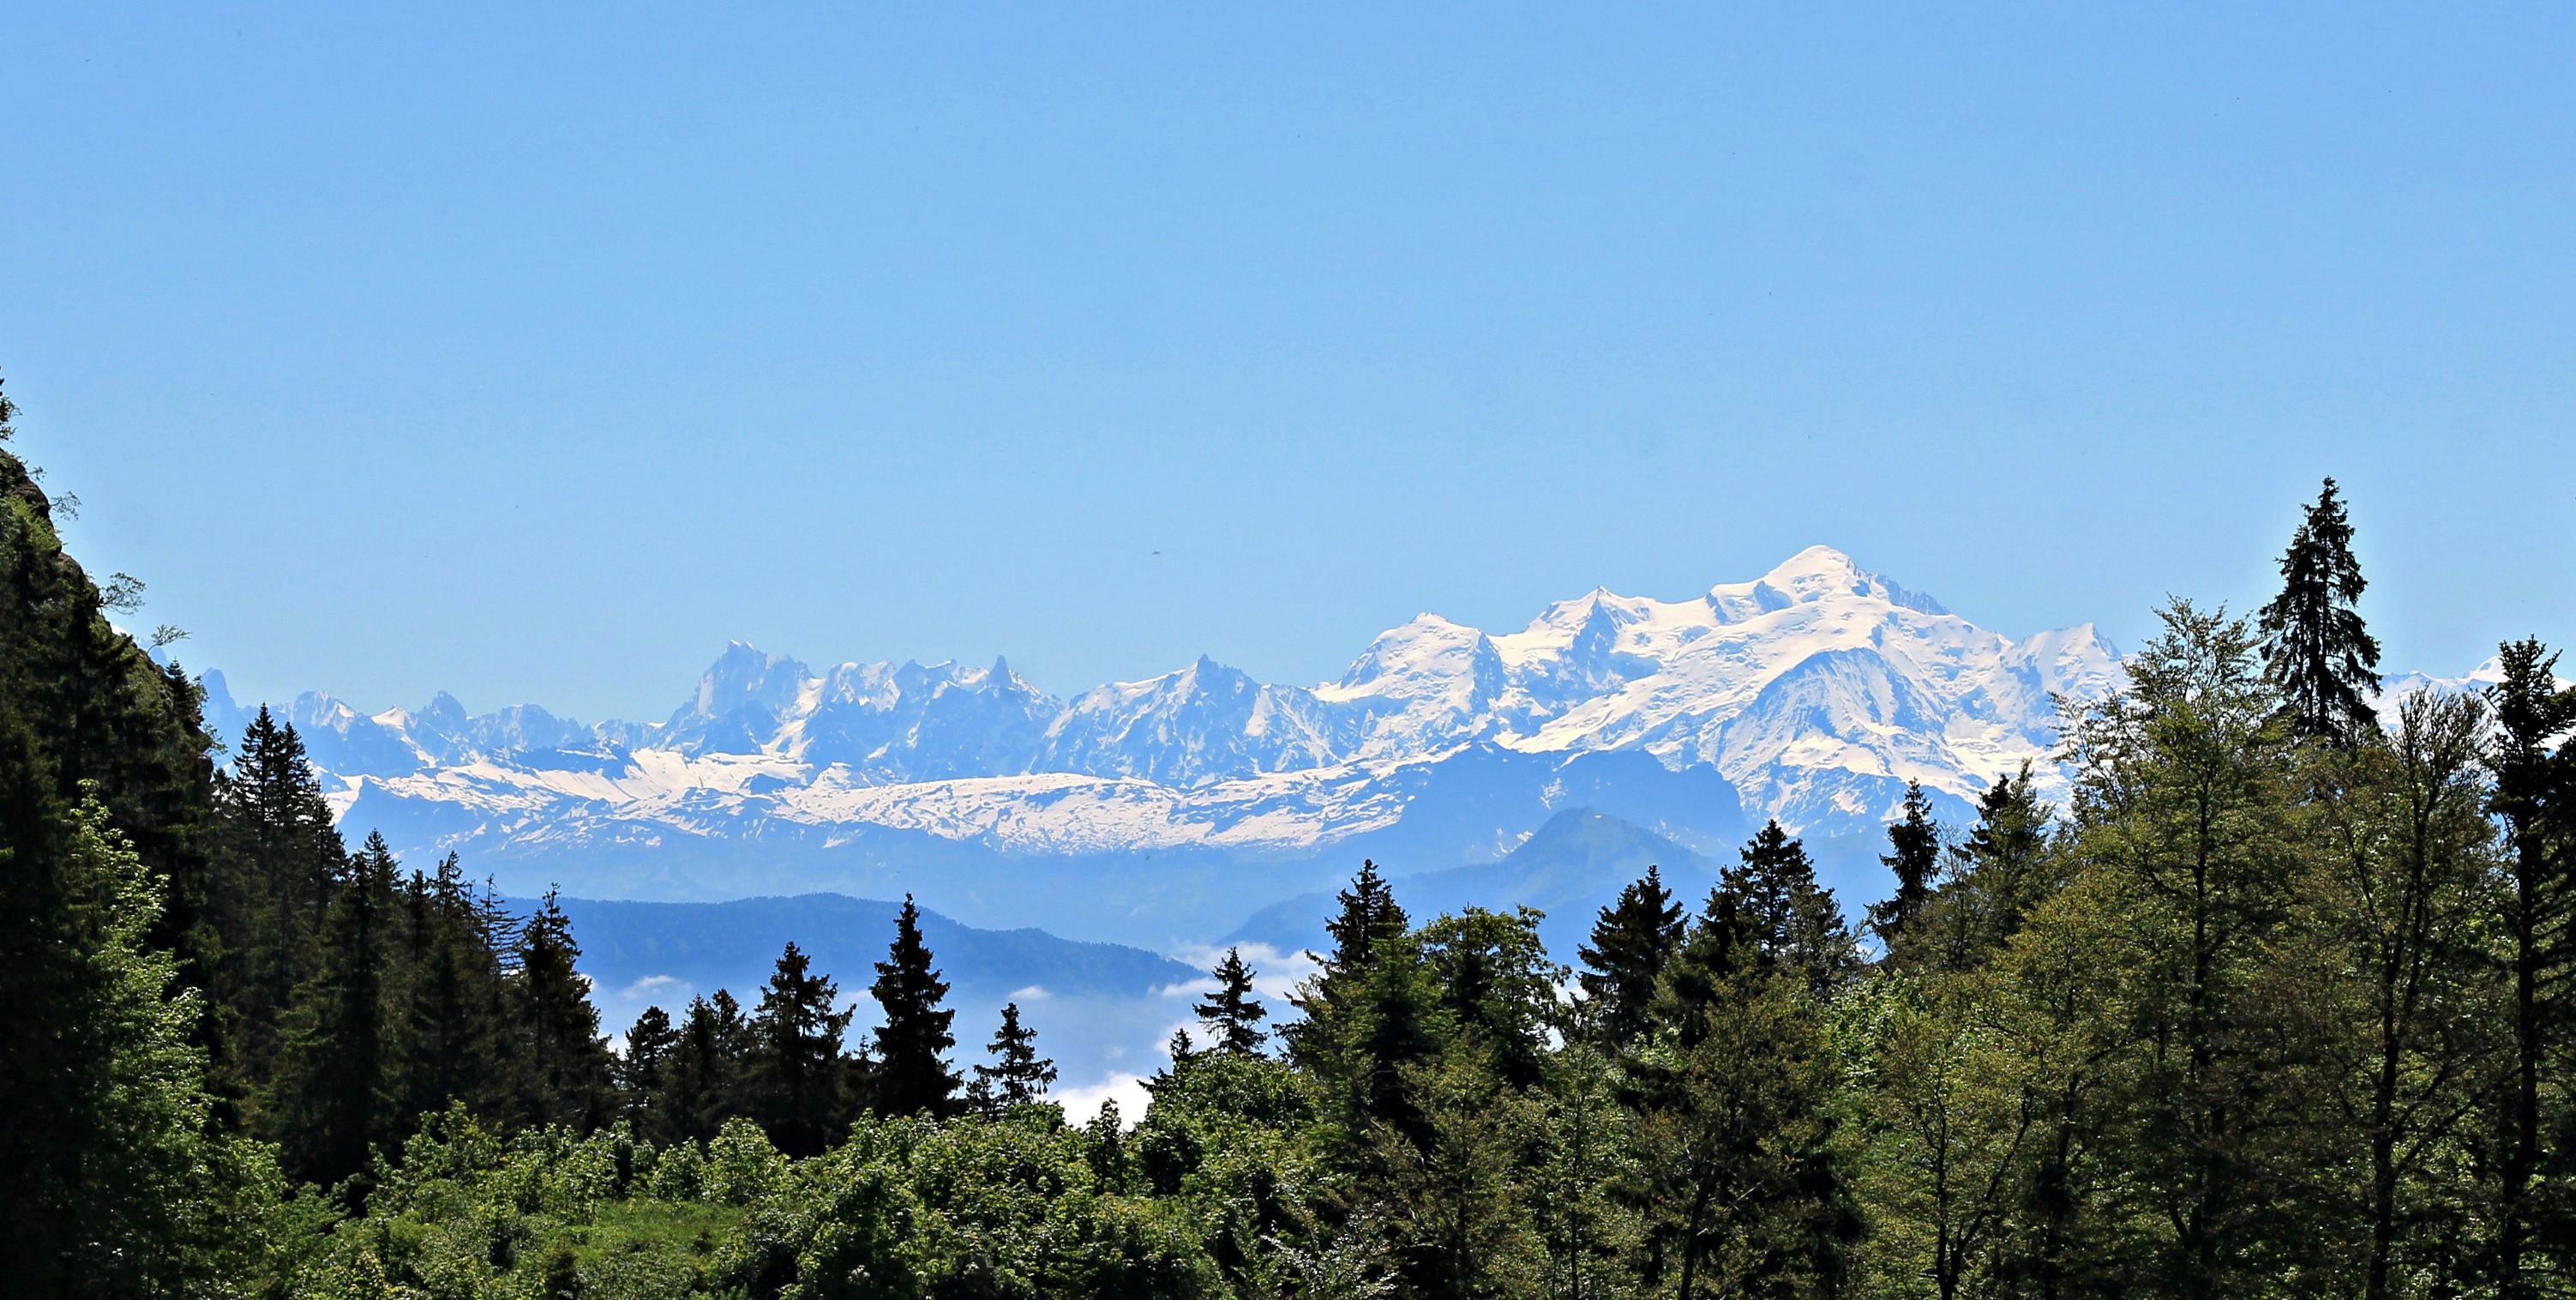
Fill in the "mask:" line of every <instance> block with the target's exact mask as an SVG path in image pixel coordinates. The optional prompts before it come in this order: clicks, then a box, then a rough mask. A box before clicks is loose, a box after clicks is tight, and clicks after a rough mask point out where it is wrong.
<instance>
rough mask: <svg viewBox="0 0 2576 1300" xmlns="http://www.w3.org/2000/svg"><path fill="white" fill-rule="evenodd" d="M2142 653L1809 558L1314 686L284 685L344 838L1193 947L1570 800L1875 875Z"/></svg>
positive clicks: (1578, 603) (1421, 648)
mask: <svg viewBox="0 0 2576 1300" xmlns="http://www.w3.org/2000/svg"><path fill="white" fill-rule="evenodd" d="M2119 665H2120V659H2119V654H2118V652H2117V650H2116V649H2115V648H2114V647H2113V646H2112V645H2111V644H2110V642H2109V641H2108V640H2107V639H2105V638H2104V637H2103V636H2102V635H2101V634H2100V633H2099V632H2098V631H2097V630H2095V629H2094V628H2093V627H2092V626H2091V625H2089V624H2087V625H2084V626H2079V627H2074V628H2068V629H2064V630H2060V631H2051V632H2042V633H2039V634H2037V635H2034V636H2030V637H2026V638H2023V639H2020V640H2015V639H2013V638H2010V637H2007V636H2004V635H2001V634H1999V633H1996V632H1992V631H1988V630H1986V629H1983V628H1980V627H1978V626H1976V625H1975V624H1973V623H1970V622H1968V621H1967V620H1966V619H1964V618H1962V617H1960V616H1958V615H1956V614H1953V613H1951V612H1950V611H1949V610H1948V609H1946V608H1944V607H1943V606H1942V605H1941V604H1940V603H1939V602H1938V601H1936V600H1934V599H1932V598H1931V597H1929V596H1926V595H1923V594H1921V593H1918V592H1915V591H1911V590H1908V589H1906V588H1904V587H1902V586H1899V585H1897V584H1896V583H1895V582H1893V581H1891V580H1889V579H1887V578H1884V577H1882V576H1880V575H1878V574H1876V573H1873V572H1870V571H1868V570H1865V569H1863V568H1861V567H1860V566H1859V565H1858V564H1856V563H1855V562H1854V561H1853V560H1852V559H1851V557H1849V556H1847V555H1844V554H1843V553H1841V552H1839V551H1836V550H1833V549H1831V548H1828V547H1823V546H1816V547H1810V548H1808V549H1806V550H1804V551H1801V552H1799V553H1798V554H1797V555H1794V556H1792V557H1790V558H1789V559H1788V560H1786V561H1784V562H1783V563H1781V564H1779V565H1778V566H1776V567H1774V568H1773V569H1771V570H1770V571H1769V572H1767V573H1765V574H1763V575H1762V576H1761V577H1759V578H1756V579H1754V580H1752V581H1749V582H1736V583H1726V584H1720V585H1718V586H1715V587H1712V588H1710V589H1709V590H1708V591H1707V592H1706V593H1705V594H1704V595H1702V596H1700V597H1697V598H1695V599H1687V600H1680V601H1661V600H1655V599H1651V598H1645V597H1632V596H1621V595H1617V594H1614V593H1612V592H1609V591H1607V590H1598V589H1596V590H1594V591H1592V592H1590V593H1588V594H1585V595H1583V596H1579V597H1576V598H1574V599H1571V600H1565V601H1560V602H1558V603H1556V604H1554V605H1550V606H1548V607H1547V608H1546V609H1545V610H1543V611H1541V612H1540V613H1539V614H1538V616H1537V617H1536V618H1535V619H1533V620H1532V621H1531V622H1530V623H1529V624H1527V625H1526V626H1525V627H1522V628H1521V629H1519V630H1517V631H1511V632H1505V633H1501V634H1489V633H1487V632H1484V631H1481V630H1479V629H1476V628H1473V627H1468V626H1465V625H1463V624H1460V623H1456V622H1453V621H1451V620H1449V619H1445V618H1442V617H1440V616H1438V615H1435V614H1427V613H1426V614H1423V615H1421V616H1419V617H1417V618H1415V619H1413V620H1412V621H1410V622H1407V623H1405V624H1403V625H1402V626H1399V627H1396V628H1392V629H1389V630H1388V631H1386V632H1384V633H1382V634H1381V635H1379V636H1378V637H1377V638H1376V639H1375V640H1374V641H1372V642H1371V643H1370V644H1369V645H1368V646H1367V647H1366V648H1365V649H1364V650H1363V651H1362V652H1361V653H1360V654H1359V656H1358V657H1357V658H1356V659H1354V660H1353V661H1352V662H1351V664H1350V666H1349V668H1348V669H1347V670H1346V671H1345V672H1344V673H1343V674H1342V675H1341V677H1340V678H1339V679H1338V680H1336V681H1333V682H1329V683H1323V684H1318V685H1314V686H1296V685H1278V684H1270V683H1263V682H1259V681H1255V680H1253V679H1252V678H1251V677H1250V676H1248V675H1247V674H1245V673H1243V672H1241V671H1240V670H1237V669H1234V668H1231V667H1228V666H1226V665H1223V664H1220V663H1218V662H1216V661H1214V660H1212V659H1208V658H1205V657H1202V658H1201V659H1199V660H1198V661H1197V662H1196V663H1193V664H1190V665H1188V666H1186V667H1183V668H1181V669H1178V670H1176V671H1174V672H1170V673H1166V674H1164V675H1162V676H1159V677H1154V678H1151V679H1149V680H1145V681H1139V682H1119V683H1111V684H1107V685H1103V686H1098V687H1094V688H1092V689H1090V690H1087V691H1084V692H1081V693H1079V694H1077V695H1074V696H1072V697H1071V698H1059V697H1057V696H1054V695H1051V694H1049V693H1047V692H1045V691H1042V690H1040V689H1038V688H1037V687H1035V686H1033V685H1031V684H1030V683H1029V682H1027V681H1026V680H1024V679H1022V678H1021V677H1019V676H1018V675H1017V674H1015V673H1013V672H1012V671H1011V668H1010V666H1009V664H1008V663H1007V662H1005V661H1003V660H999V659H997V660H995V661H994V662H993V663H992V664H991V665H990V666H989V667H978V666H974V665H967V664H957V663H938V664H928V665H925V664H919V663H910V662H907V663H902V664H890V663H842V664H838V665H834V666H832V667H829V668H824V669H820V670H817V669H815V668H812V667H809V666H807V665H806V664H804V663H802V662H800V661H798V660H796V659H793V658H789V657H786V656H783V655H779V654H774V653H771V652H768V651H765V650H762V649H759V648H756V647H753V646H751V645H748V644H744V643H740V642H736V643H733V644H731V645H729V646H727V647H726V648H725V650H724V651H723V653H722V654H721V655H719V656H718V657H717V659H716V661H715V662H714V663H713V664H712V665H711V666H710V667H709V668H708V669H707V671H706V673H705V674H704V675H703V676H702V677H701V678H700V679H699V681H698V683H697V686H696V689H695V690H694V691H693V692H691V693H690V695H689V696H688V697H687V698H686V699H685V700H684V701H683V702H682V703H681V704H680V705H679V707H678V708H677V709H675V710H674V711H673V712H672V713H671V714H670V716H669V717H668V718H666V719H664V720H663V721H660V722H654V723H644V724H636V723H626V722H605V723H599V724H595V725H585V724H582V723H578V722H575V721H572V720H569V719H564V718H559V717H556V716H555V715H553V714H551V713H549V712H547V711H546V710H544V709H542V708H539V707H537V706H535V705H520V706H516V707H513V708H508V709H503V710H500V711H498V712H495V713H487V714H479V715H478V714H472V713H470V712H469V711H468V710H466V709H465V708H464V707H463V706H462V705H461V704H460V703H459V702H458V701H457V700H456V699H455V698H454V697H452V696H449V695H446V694H444V693H442V694H440V695H439V696H437V697H436V698H435V699H433V700H432V701H431V702H430V703H429V704H428V705H426V706H424V707H422V708H420V709H418V710H405V709H389V710H384V711H380V712H375V713H365V712H361V711H360V710H358V709H356V708H354V707H352V706H351V705H349V704H347V703H344V702H342V701H340V700H338V699H335V698H333V697H331V696H329V695H325V694H320V693H307V694H305V695H302V696H299V697H297V698H296V699H295V700H293V701H291V702H289V703H287V704H285V705H283V706H280V709H279V711H280V713H281V714H282V715H283V717H284V718H285V719H286V720H287V721H289V722H291V723H293V725H294V726H295V727H296V728H297V730H298V732H299V733H300V734H301V735H302V736H303V737H304V738H305V743H306V745H307V747H308V750H309V752H310V756H311V758H312V760H313V762H314V765H315V767H316V769H317V771H318V772H319V773H320V774H321V778H322V780H323V782H324V785H325V789H326V793H327V794H328V796H329V797H330V799H331V800H332V803H333V806H334V809H335V811H337V813H338V814H339V815H340V817H341V819H342V824H343V826H344V828H346V829H349V830H351V831H353V832H360V831H363V830H367V829H376V830H382V831H383V832H384V833H385V834H386V836H387V838H388V840H389V841H390V842H392V843H393V844H394V846H395V848H396V850H397V851H398V852H401V853H403V854H404V855H405V856H406V857H407V858H417V857H437V856H443V855H445V854H447V853H449V852H456V853H459V854H462V855H463V856H464V857H465V858H466V859H467V860H468V862H469V864H470V868H471V869H473V870H475V871H477V873H478V874H482V873H490V874H492V875H493V876H494V877H495V879H496V880H498V881H499V882H500V883H501V885H502V886H503V887H504V888H506V889H509V890H512V891H513V892H523V893H524V892H533V891H535V890H538V889H542V888H545V887H548V886H550V885H562V886H563V887H564V888H565V889H566V891H567V892H575V893H580V894H582V895H585V896H591V897H604V898H638V899H674V900H679V899H717V898H738V897H744V896H747V895H751V894H756V893H794V892H806V891H812V890H843V891H849V892H858V893H870V894H874V895H876V896H891V894H892V892H893V891H897V890H904V889H911V890H917V891H919V892H921V893H923V894H924V901H925V903H929V902H931V901H933V900H934V899H935V900H937V901H938V904H939V905H940V906H943V907H944V908H946V909H947V910H949V911H950V912H951V913H952V914H955V915H959V916H960V917H961V918H973V919H974V920H976V921H977V923H997V922H1008V923H1015V924H1046V925H1048V926H1049V928H1055V929H1063V928H1066V927H1068V926H1069V925H1070V926H1072V927H1073V928H1087V929H1089V930H1091V931H1092V932H1094V933H1102V934H1114V935H1116V936H1119V937H1121V938H1123V939H1126V940H1128V941H1141V942H1145V943H1147V944H1149V945H1152V946H1162V947H1165V948H1169V947H1170V946H1172V945H1174V944H1176V943H1189V942H1199V941H1202V940H1204V939H1206V938H1208V937H1210V936H1212V935H1214V934H1217V933H1221V932H1222V931H1223V930H1224V929H1226V928H1227V927H1230V926H1231V925H1233V924H1234V923H1236V922H1239V921H1240V920H1242V919H1243V917H1244V916H1246V915H1248V914H1249V913H1250V912H1252V911H1253V910H1255V909H1256V908H1257V907H1259V906H1260V905H1262V904H1265V903H1269V902H1274V901H1276V900H1278V899H1282V898H1287V897H1292V896H1295V895H1298V894H1300V893H1303V892H1306V891H1308V890H1311V889H1314V888H1319V887H1322V886H1324V885H1326V884H1328V883H1329V882H1330V881H1332V880H1334V879H1338V878H1341V877H1343V876H1346V875H1347V874H1348V871H1349V870H1350V869H1351V868H1352V867H1354V866H1356V864H1357V863H1358V861H1359V860H1360V858H1361V857H1363V856H1370V857H1375V858H1376V859H1377V860H1379V861H1380V862H1382V863H1384V864H1386V865H1387V866H1388V869H1389V870H1391V871H1396V872H1399V873H1401V872H1408V871H1430V870H1437V869H1444V868H1454V867H1459V866H1465V865H1473V864H1477V863H1487V862H1494V861H1497V860H1499V859H1501V858H1503V857H1504V856H1505V855H1508V854H1510V853H1511V852H1512V851H1513V850H1514V849H1515V848H1516V847H1518V846H1519V845H1520V844H1521V843H1523V842H1524V841H1526V840H1528V839H1529V837H1530V836H1531V835H1532V834H1533V833H1535V832H1536V831H1537V829H1538V828H1539V827H1540V826H1541V825H1542V824H1544V823H1545V822H1547V821H1548V819H1549V818H1550V817H1552V816H1554V815H1555V814H1556V813H1558V812H1560V811H1563V810H1565V809H1569V808H1588V809H1595V810H1598V811H1600V812H1602V813H1604V814H1608V815H1612V816H1616V817H1618V818H1621V819H1623V820H1625V821H1627V822H1630V823H1633V824H1634V825H1636V826H1638V827H1640V828H1642V829H1643V830H1645V831H1647V832H1650V833H1651V834H1653V835H1656V836H1660V837H1664V838H1666V839H1668V840H1670V841H1671V842H1673V843H1675V844H1678V845H1681V846H1684V847H1685V848H1687V849H1688V850H1690V851H1693V852H1696V853H1700V854H1706V855H1710V856H1712V857H1713V856H1715V855H1718V854H1720V853H1727V852H1729V851H1730V850H1731V849H1732V847H1733V845H1734V844H1735V843H1737V842H1740V840H1741V838H1742V837H1743V835H1744V834H1745V833H1746V831H1747V830H1748V828H1749V827H1751V826H1753V825H1758V824H1759V822H1760V821H1761V819H1763V818H1766V817H1776V818H1778V819H1779V820H1780V821H1781V823H1782V824H1783V825H1784V826H1787V827H1788V828H1790V829H1791V830H1793V831H1796V832H1798V833H1800V834H1802V835H1804V836H1806V837H1807V838H1808V840H1809V842H1810V844H1811V845H1815V846H1821V847H1822V848H1823V849H1824V851H1823V852H1820V857H1823V858H1826V859H1828V860H1829V865H1830V864H1831V863H1833V862H1841V863H1844V864H1845V865H1844V867H1842V868H1841V869H1842V870H1844V871H1845V872H1846V874H1847V875H1848V876H1849V877H1850V878H1851V879H1852V880H1853V881H1854V882H1860V881H1861V880H1862V878H1863V877H1865V876H1866V873H1867V871H1868V870H1869V869H1870V867H1872V866H1873V865H1874V861H1873V859H1872V856H1871V855H1874V853H1875V851H1876V849H1877V839H1878V830H1879V827H1880V826H1881V825H1883V823H1884V822H1885V820H1886V819H1887V818H1888V817H1889V816H1891V815H1892V813H1893V811H1894V809H1895V808H1896V806H1897V803H1898V801H1899V800H1900V799H1901V798H1902V796H1903V792H1904V788H1905V784H1906V782H1908V781H1909V780H1910V781H1919V782H1921V783H1922V785H1923V786H1924V788H1925V789H1927V790H1929V791H1931V792H1933V795H1934V797H1935V802H1936V806H1937V807H1938V808H1939V809H1940V810H1941V813H1942V815H1943V817H1944V819H1945V820H1948V821H1951V822H1953V824H1956V823H1958V822H1959V821H1963V820H1964V819H1965V818H1966V817H1967V815H1968V808H1967V804H1968V801H1969V800H1972V799H1973V798H1974V797H1975V796H1976V795H1977V794H1978V793H1980V792H1981V791H1982V790H1984V789H1985V788H1986V787H1987V786H1989V785H1991V784H1992V783H1993V781H1994V780H1995V779H1996V778H1997V777H2000V776H2003V775H2006V774H2008V773H2010V772H2013V771H2015V770H2017V769H2018V768H2019V767H2020V766H2021V765H2022V764H2023V763H2026V762H2027V763H2031V764H2034V765H2035V767H2036V769H2037V770H2038V771H2039V772H2040V773H2041V776H2042V779H2043V780H2044V781H2046V782H2049V783H2052V784H2054V783H2056V782H2058V781H2060V780H2061V779H2062V778H2061V777H2060V776H2059V774H2058V772H2057V769H2056V768H2055V766H2054V764H2053V762H2052V760H2051V755H2052V753H2053V751H2054V748H2055V745H2056V720H2057V711H2056V703H2055V702H2056V700H2057V699H2058V698H2060V697H2071V698H2077V699H2084V698H2092V697H2095V696H2098V695H2100V694H2102V693H2104V692H2106V691H2108V690H2110V689H2111V688H2112V687H2113V686H2114V685H2115V683H2116V682H2117V680H2118V676H2119V673H2120V666H2119ZM205 682H206V686H207V697H208V698H207V712H208V722H209V725H210V727H212V728H214V729H216V730H217V731H218V734H222V735H226V736H233V735H238V734H239V733H240V728H241V726H242V725H243V724H244V723H245V722H246V721H247V716H246V714H247V712H248V707H247V706H245V705H243V704H240V703H237V702H235V701H234V700H233V699H232V698H231V696H230V694H229V692H228V690H227V688H226V685H225V683H224V681H223V679H222V677H221V675H220V674H219V673H209V674H207V675H206V678H205ZM1837 846H1839V847H1837ZM1830 874H1832V873H1831V872H1829V875H1830ZM1869 883H1874V882H1869Z"/></svg>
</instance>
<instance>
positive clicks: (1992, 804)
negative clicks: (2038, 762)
mask: <svg viewBox="0 0 2576 1300" xmlns="http://www.w3.org/2000/svg"><path fill="white" fill-rule="evenodd" d="M2056 815H2057V810H2056V809H2055V808H2052V807H2050V806H2049V805H2048V804H2046V803H2044V802H2042V801H2041V800H2040V798H2039V793H2038V788H2037V786H2036V784H2035V778H2034V777H2033V776H2032V774H2031V768H2030V764H2029V763H2027V762H2025V763H2023V764H2022V765H2021V770H2020V771H2019V772H2018V773H2016V774H2014V775H2012V776H2009V777H1998V778H1996V780H1995V783H1994V784H1993V785H1992V786H1990V787H1988V788H1987V790H1986V792H1985V794H1984V795H1982V796H1980V797H1979V798H1978V800H1977V821H1976V824H1975V825H1973V826H1971V827H1969V828H1968V834H1967V837H1966V838H1965V839H1963V840H1962V841H1960V842H1959V843H1957V844H1953V845H1951V846H1950V867H1949V877H1948V879H1946V880H1944V881H1943V882H1942V885H1941V888H1940V890H1939V891H1938V893H1937V894H1936V895H1935V897H1934V899H1933V903H1932V907H1931V912H1930V915H1929V916H1927V917H1925V918H1923V921H1924V924H1923V926H1922V927H1921V928H1925V929H1929V930H1931V931H1932V932H1933V933H1932V934H1931V935H1929V936H1926V940H1927V944H1928V945H1929V946H1930V947H1932V948H1933V949H1935V951H1931V952H1928V953H1927V954H1926V958H1927V960H1931V961H1935V962H1937V963H1939V964H1940V965H1941V967H1942V968H1943V969H1945V970H1951V971H1962V970H1970V969H1973V968H1975V967H1977V966H1979V965H1982V964H1984V963H1985V962H1986V961H1987V960H1988V959H1990V958H1992V957H1993V956H1994V954H1995V953H1996V952H1998V951H2000V950H2001V949H2002V948H2003V946H2004V944H2006V943H2007V942H2010V941H2011V939H2012V936H2013V934H2014V933H2015V932H2016V931H2018V930H2020V929H2021V924H2022V918H2023V917H2024V916H2026V915H2028V914H2029V912H2030V910H2031V909H2032V908H2034V907H2036V906H2038V905H2039V904H2040V903H2042V902H2044V901H2046V899H2047V898H2048V897H2049V895H2050V894H2051V893H2053V892H2055V890H2056V888H2057V886H2058V883H2059V882H2058V881H2057V880H2056V879H2055V878H2054V876H2053V875H2052V874H2051V872H2052V868H2051V866H2050V864H2049V860H2048V857H2047V854H2046V850H2047V848H2048V824H2049V822H2050V820H2051V819H2052V818H2054V817H2055V816H2056Z"/></svg>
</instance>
